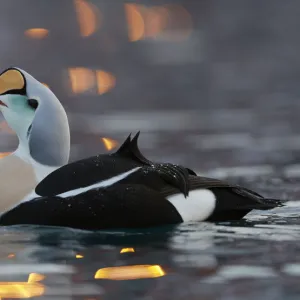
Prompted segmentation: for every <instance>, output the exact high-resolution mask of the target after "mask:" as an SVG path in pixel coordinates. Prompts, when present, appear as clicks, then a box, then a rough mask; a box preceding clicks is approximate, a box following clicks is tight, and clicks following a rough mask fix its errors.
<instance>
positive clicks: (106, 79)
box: [96, 70, 116, 95]
mask: <svg viewBox="0 0 300 300" xmlns="http://www.w3.org/2000/svg"><path fill="white" fill-rule="evenodd" d="M96 77H97V87H98V94H99V95H102V94H105V93H107V92H108V91H109V90H111V89H112V88H114V87H115V85H116V77H115V76H114V75H112V74H111V73H108V72H105V71H102V70H98V71H96Z"/></svg>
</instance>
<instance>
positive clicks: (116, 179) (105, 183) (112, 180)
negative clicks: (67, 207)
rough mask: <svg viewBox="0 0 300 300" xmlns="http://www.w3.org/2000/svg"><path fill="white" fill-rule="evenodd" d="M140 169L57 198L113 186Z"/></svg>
mask: <svg viewBox="0 0 300 300" xmlns="http://www.w3.org/2000/svg"><path fill="white" fill-rule="evenodd" d="M140 168H141V167H137V168H134V169H132V170H130V171H127V172H125V173H121V174H119V175H117V176H114V177H111V178H109V179H106V180H103V181H100V182H98V183H95V184H93V185H90V186H87V187H83V188H78V189H75V190H72V191H68V192H65V193H62V194H59V195H57V196H58V197H61V198H68V197H72V196H77V195H79V194H83V193H85V192H87V191H89V190H93V189H97V188H102V187H107V186H110V185H113V184H115V183H117V182H118V181H120V180H122V179H124V178H126V177H127V176H129V175H130V174H132V173H134V172H136V171H137V170H138V169H140Z"/></svg>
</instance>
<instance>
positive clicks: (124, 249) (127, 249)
mask: <svg viewBox="0 0 300 300" xmlns="http://www.w3.org/2000/svg"><path fill="white" fill-rule="evenodd" d="M128 252H135V251H134V248H123V249H121V251H120V253H128Z"/></svg>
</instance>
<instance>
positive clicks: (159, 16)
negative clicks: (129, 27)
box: [146, 6, 169, 38]
mask: <svg viewBox="0 0 300 300" xmlns="http://www.w3.org/2000/svg"><path fill="white" fill-rule="evenodd" d="M168 16H169V11H168V9H166V8H165V7H163V6H153V7H149V8H148V9H147V14H146V24H147V26H146V36H147V37H152V38H155V37H157V36H158V35H159V34H160V33H161V32H162V31H163V30H164V29H165V27H166V25H167V20H168Z"/></svg>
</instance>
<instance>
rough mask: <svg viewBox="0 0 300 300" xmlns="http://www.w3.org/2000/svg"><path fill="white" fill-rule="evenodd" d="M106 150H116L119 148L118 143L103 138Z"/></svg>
mask: <svg viewBox="0 0 300 300" xmlns="http://www.w3.org/2000/svg"><path fill="white" fill-rule="evenodd" d="M101 140H102V142H103V144H104V146H105V148H106V150H108V151H110V150H112V149H114V148H116V147H117V146H118V142H117V141H115V140H113V139H109V138H105V137H103V138H101Z"/></svg>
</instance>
